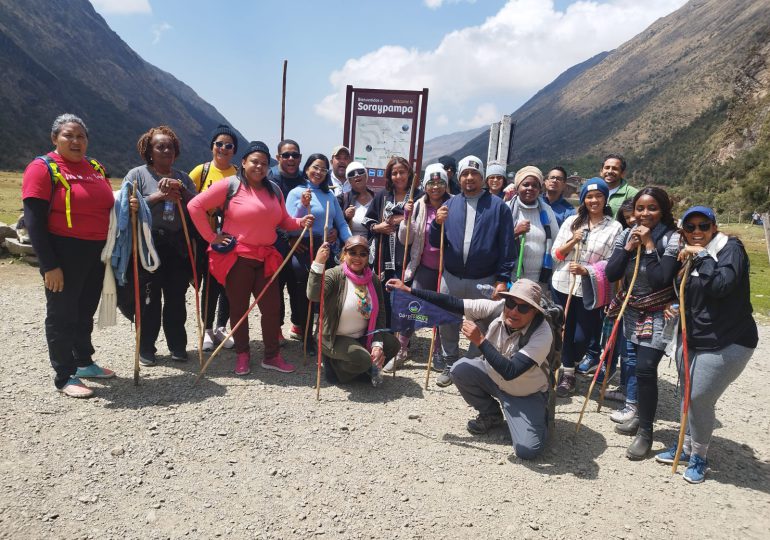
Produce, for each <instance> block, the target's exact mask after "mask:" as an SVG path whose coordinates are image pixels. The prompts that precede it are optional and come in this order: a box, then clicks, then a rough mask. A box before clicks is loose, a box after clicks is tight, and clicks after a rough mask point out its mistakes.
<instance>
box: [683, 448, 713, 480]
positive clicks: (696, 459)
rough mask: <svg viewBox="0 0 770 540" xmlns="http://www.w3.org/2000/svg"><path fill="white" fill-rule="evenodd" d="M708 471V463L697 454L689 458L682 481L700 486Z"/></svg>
mask: <svg viewBox="0 0 770 540" xmlns="http://www.w3.org/2000/svg"><path fill="white" fill-rule="evenodd" d="M708 469H709V462H708V461H707V460H705V459H703V458H702V457H700V456H699V455H698V454H693V455H692V456H691V457H690V464H689V465H688V466H687V469H685V471H684V475H683V477H684V479H685V480H686V481H688V482H689V483H691V484H700V483H701V482H703V481H704V480H705V479H706V473H707V472H708Z"/></svg>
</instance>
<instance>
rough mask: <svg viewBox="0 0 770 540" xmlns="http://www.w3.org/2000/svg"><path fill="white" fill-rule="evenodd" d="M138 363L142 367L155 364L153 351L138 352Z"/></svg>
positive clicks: (156, 362) (156, 363)
mask: <svg viewBox="0 0 770 540" xmlns="http://www.w3.org/2000/svg"><path fill="white" fill-rule="evenodd" d="M139 365H141V366H144V367H152V366H157V365H158V359H157V358H156V357H155V353H149V354H146V353H139Z"/></svg>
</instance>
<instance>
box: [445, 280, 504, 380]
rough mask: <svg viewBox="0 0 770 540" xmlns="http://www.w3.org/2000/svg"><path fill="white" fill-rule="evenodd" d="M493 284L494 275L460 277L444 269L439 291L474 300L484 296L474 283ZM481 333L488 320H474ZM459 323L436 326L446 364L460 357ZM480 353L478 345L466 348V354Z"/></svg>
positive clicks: (474, 354)
mask: <svg viewBox="0 0 770 540" xmlns="http://www.w3.org/2000/svg"><path fill="white" fill-rule="evenodd" d="M477 283H481V284H485V285H494V284H495V276H489V277H486V278H482V279H460V278H458V277H456V276H453V275H452V274H450V273H449V272H447V271H446V270H444V273H443V274H441V292H442V293H444V294H451V295H452V296H454V297H455V298H462V299H464V300H475V299H477V298H484V296H483V295H482V294H481V293H480V292H479V290H478V289H476V284H477ZM476 324H477V325H478V326H479V329H480V330H481V332H482V333H484V332H486V331H487V326H488V321H476ZM460 326H461V325H460V324H442V325H440V326H439V327H438V329H439V333H440V334H441V350H442V353H443V357H444V362H445V363H446V365H447V366H451V365H452V364H454V363H455V362H456V361H457V359H458V358H460V345H459V343H460ZM479 355H481V351H479V349H478V347H476V346H475V345H473V344H471V346H470V347H469V348H468V356H470V357H476V356H479Z"/></svg>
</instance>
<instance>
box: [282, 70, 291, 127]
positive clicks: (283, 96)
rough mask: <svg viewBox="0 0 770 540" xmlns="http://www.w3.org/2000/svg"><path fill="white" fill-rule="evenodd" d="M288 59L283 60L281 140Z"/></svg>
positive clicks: (284, 113)
mask: <svg viewBox="0 0 770 540" xmlns="http://www.w3.org/2000/svg"><path fill="white" fill-rule="evenodd" d="M288 64H289V61H288V60H284V61H283V90H282V92H281V140H283V127H284V124H285V123H286V68H287V66H288Z"/></svg>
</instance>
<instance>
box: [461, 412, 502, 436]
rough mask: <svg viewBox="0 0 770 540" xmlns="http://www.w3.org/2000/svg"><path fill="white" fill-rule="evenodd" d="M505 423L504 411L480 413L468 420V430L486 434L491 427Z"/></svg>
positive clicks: (476, 433) (475, 433) (477, 433)
mask: <svg viewBox="0 0 770 540" xmlns="http://www.w3.org/2000/svg"><path fill="white" fill-rule="evenodd" d="M504 424H505V417H504V416H503V414H502V413H500V412H498V413H497V414H479V415H478V416H477V417H476V418H474V419H472V420H468V426H467V427H468V432H469V433H473V434H474V435H484V434H485V433H487V432H488V431H489V430H490V429H492V428H494V427H497V426H502V425H504Z"/></svg>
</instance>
